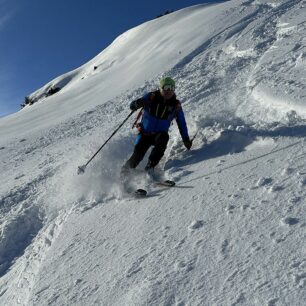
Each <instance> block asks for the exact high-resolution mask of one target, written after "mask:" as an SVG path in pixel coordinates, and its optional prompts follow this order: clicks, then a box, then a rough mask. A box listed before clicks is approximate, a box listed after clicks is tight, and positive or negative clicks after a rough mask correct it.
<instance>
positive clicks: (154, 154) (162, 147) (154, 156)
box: [146, 132, 169, 170]
mask: <svg viewBox="0 0 306 306" xmlns="http://www.w3.org/2000/svg"><path fill="white" fill-rule="evenodd" d="M168 141H169V135H168V133H167V132H161V133H158V134H157V135H156V136H155V137H154V148H153V150H152V151H151V154H150V156H149V162H148V164H147V166H146V169H147V170H148V169H149V168H154V167H155V166H156V165H157V164H158V163H159V161H160V160H161V158H162V157H163V156H164V153H165V151H166V148H167V144H168Z"/></svg>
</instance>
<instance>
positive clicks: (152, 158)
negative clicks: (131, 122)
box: [125, 132, 169, 168]
mask: <svg viewBox="0 0 306 306" xmlns="http://www.w3.org/2000/svg"><path fill="white" fill-rule="evenodd" d="M138 137H140V139H139V140H138V142H137V144H136V145H135V148H134V152H133V154H132V156H131V157H130V159H129V160H128V161H127V162H126V164H125V165H126V166H128V167H129V168H136V167H137V166H138V164H139V163H140V162H141V161H142V160H143V158H144V156H145V154H146V152H147V151H148V149H149V148H150V147H151V146H154V148H153V149H152V151H151V154H150V155H149V164H150V167H155V166H156V165H157V164H158V163H159V161H160V160H161V158H162V157H163V155H164V153H165V151H166V148H167V144H168V141H169V135H168V133H167V132H161V133H156V134H151V135H143V134H140V135H139V136H138Z"/></svg>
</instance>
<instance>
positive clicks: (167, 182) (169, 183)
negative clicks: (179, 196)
mask: <svg viewBox="0 0 306 306" xmlns="http://www.w3.org/2000/svg"><path fill="white" fill-rule="evenodd" d="M155 184H156V185H157V186H165V187H174V186H175V182H174V181H171V180H165V181H156V182H155Z"/></svg>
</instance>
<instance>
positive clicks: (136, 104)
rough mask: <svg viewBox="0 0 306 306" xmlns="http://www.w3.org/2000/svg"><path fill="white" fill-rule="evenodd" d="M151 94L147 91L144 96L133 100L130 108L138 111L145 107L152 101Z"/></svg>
mask: <svg viewBox="0 0 306 306" xmlns="http://www.w3.org/2000/svg"><path fill="white" fill-rule="evenodd" d="M150 96H151V93H147V94H146V95H144V96H143V97H142V98H140V99H137V100H134V101H132V102H131V104H130V109H131V110H133V111H136V110H137V109H139V108H141V107H145V106H146V105H147V104H148V103H149V101H150Z"/></svg>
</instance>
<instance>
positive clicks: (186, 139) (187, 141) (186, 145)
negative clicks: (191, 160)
mask: <svg viewBox="0 0 306 306" xmlns="http://www.w3.org/2000/svg"><path fill="white" fill-rule="evenodd" d="M183 142H184V145H185V147H186V149H187V150H190V148H191V146H192V141H191V140H190V139H189V138H185V139H184V140H183Z"/></svg>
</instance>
